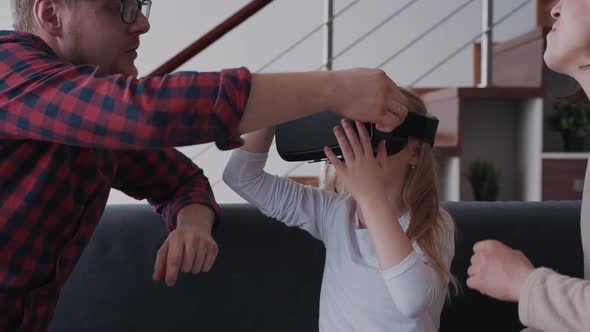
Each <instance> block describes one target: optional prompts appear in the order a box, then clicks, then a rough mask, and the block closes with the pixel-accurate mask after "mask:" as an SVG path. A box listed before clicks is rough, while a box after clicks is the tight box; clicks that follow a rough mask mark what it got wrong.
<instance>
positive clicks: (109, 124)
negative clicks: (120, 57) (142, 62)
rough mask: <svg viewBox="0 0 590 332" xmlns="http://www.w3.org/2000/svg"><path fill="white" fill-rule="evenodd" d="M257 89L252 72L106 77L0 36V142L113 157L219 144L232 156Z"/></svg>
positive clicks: (35, 43) (34, 42) (38, 46)
mask: <svg viewBox="0 0 590 332" xmlns="http://www.w3.org/2000/svg"><path fill="white" fill-rule="evenodd" d="M250 85H251V74H250V72H249V71H248V70H247V69H245V68H239V69H231V70H223V71H221V72H219V73H197V72H178V73H174V74H170V75H166V76H161V77H151V78H142V79H137V78H134V77H130V76H123V75H104V74H101V73H100V72H99V68H97V67H95V66H88V65H83V66H74V65H72V64H69V63H65V62H63V61H62V60H60V59H58V58H57V56H56V55H55V53H53V51H52V50H51V49H50V48H49V46H47V45H46V44H45V43H44V42H43V41H42V40H41V39H39V38H37V37H35V36H32V35H28V34H24V33H15V32H9V33H7V32H0V139H32V140H43V141H51V142H54V143H60V144H67V145H76V146H84V147H92V148H106V149H149V148H163V147H172V146H184V145H192V144H198V143H204V142H210V141H213V140H215V141H216V143H217V146H218V147H219V148H222V149H227V148H233V147H236V146H237V145H239V144H240V143H241V141H239V139H238V138H236V137H238V133H237V128H238V125H239V122H240V120H241V117H242V115H243V110H244V108H245V106H246V102H247V99H248V96H249V92H250ZM232 140H233V141H232ZM228 141H229V142H230V143H227V142H228Z"/></svg>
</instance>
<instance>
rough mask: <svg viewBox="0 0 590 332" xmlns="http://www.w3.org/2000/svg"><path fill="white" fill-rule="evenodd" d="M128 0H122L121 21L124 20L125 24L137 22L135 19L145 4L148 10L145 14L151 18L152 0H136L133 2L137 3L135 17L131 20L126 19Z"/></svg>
mask: <svg viewBox="0 0 590 332" xmlns="http://www.w3.org/2000/svg"><path fill="white" fill-rule="evenodd" d="M127 2H128V1H126V0H121V10H120V11H121V21H123V23H125V24H133V23H135V21H136V20H137V16H139V13H140V12H141V10H142V9H143V7H144V6H146V7H147V9H146V12H145V13H144V14H143V15H144V16H145V18H147V19H149V18H150V11H151V8H152V0H135V1H134V2H133V3H135V4H136V5H137V7H136V8H137V10H136V11H135V15H133V17H132V18H131V19H129V20H127V19H125V9H127V8H126V4H127Z"/></svg>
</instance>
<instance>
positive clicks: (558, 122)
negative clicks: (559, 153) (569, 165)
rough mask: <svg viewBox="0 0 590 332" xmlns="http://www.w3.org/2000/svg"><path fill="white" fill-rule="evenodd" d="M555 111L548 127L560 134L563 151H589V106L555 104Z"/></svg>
mask: <svg viewBox="0 0 590 332" xmlns="http://www.w3.org/2000/svg"><path fill="white" fill-rule="evenodd" d="M555 109H556V110H557V113H556V114H555V115H554V116H552V117H550V118H549V125H550V126H551V128H553V129H554V130H557V131H560V132H561V135H562V137H563V149H564V151H566V152H574V151H588V150H590V144H589V143H590V105H584V104H562V103H557V104H555Z"/></svg>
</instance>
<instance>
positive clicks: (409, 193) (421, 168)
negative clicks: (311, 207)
mask: <svg viewBox="0 0 590 332" xmlns="http://www.w3.org/2000/svg"><path fill="white" fill-rule="evenodd" d="M402 92H403V93H404V95H405V96H406V97H407V98H408V101H409V103H410V107H409V111H410V112H416V113H419V114H424V115H426V114H427V110H426V106H425V105H424V102H423V101H422V100H421V99H420V98H419V97H418V96H416V95H415V94H413V93H412V92H410V91H408V90H405V89H402ZM421 146H422V148H421V149H420V152H419V153H420V156H419V158H418V163H417V164H416V166H415V168H413V169H410V166H409V165H408V172H407V173H406V174H407V175H406V178H405V180H404V184H403V189H402V202H403V204H404V206H406V207H408V208H409V210H410V212H411V216H412V217H411V220H410V224H409V227H408V229H407V231H406V234H407V236H408V238H409V239H410V241H412V242H414V241H415V242H416V243H417V244H418V245H419V246H420V248H421V249H422V251H424V253H425V254H426V255H427V256H428V258H429V259H430V262H431V263H432V265H433V267H434V268H435V270H436V271H438V272H439V273H440V274H441V275H442V276H443V277H444V278H445V279H446V280H448V281H449V282H450V283H451V284H452V285H453V288H454V289H455V291H458V290H459V289H460V286H459V283H458V282H457V279H456V278H455V277H454V276H453V274H452V273H451V271H450V269H449V268H447V267H446V265H445V263H444V261H443V251H444V250H445V248H446V243H447V241H454V239H455V236H454V233H453V232H452V229H454V227H452V225H449V223H452V222H453V221H452V218H451V216H450V215H449V214H448V213H447V212H446V211H445V210H444V209H442V208H441V207H440V204H439V196H438V176H437V168H436V160H435V157H434V152H433V149H432V147H431V146H430V145H429V144H422V145H421ZM323 186H324V187H325V188H326V189H329V190H334V191H336V192H344V187H343V184H342V182H341V181H339V180H338V178H337V176H336V173H335V172H334V171H333V168H332V167H331V166H330V168H328V169H326V176H325V177H324V181H323Z"/></svg>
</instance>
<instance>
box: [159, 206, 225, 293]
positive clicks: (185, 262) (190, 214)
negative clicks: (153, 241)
mask: <svg viewBox="0 0 590 332" xmlns="http://www.w3.org/2000/svg"><path fill="white" fill-rule="evenodd" d="M176 218H177V219H176V220H177V222H176V229H175V230H174V231H172V232H171V233H170V235H168V238H167V239H166V241H164V244H162V246H161V247H160V250H158V255H157V257H156V264H155V267H154V275H153V279H154V280H162V278H164V277H165V278H166V284H167V285H168V286H174V284H175V283H176V279H177V278H178V272H179V271H182V272H185V273H189V272H192V273H194V274H197V273H200V272H209V270H210V269H211V266H212V265H213V263H214V262H215V258H216V257H217V253H218V251H219V248H218V247H217V243H216V242H215V240H214V239H213V237H212V236H211V228H212V226H213V222H214V218H215V215H214V214H213V211H212V210H211V209H210V208H209V207H207V206H204V205H200V204H192V205H187V206H185V207H184V208H182V209H181V210H180V212H179V213H178V216H177V217H176Z"/></svg>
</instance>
